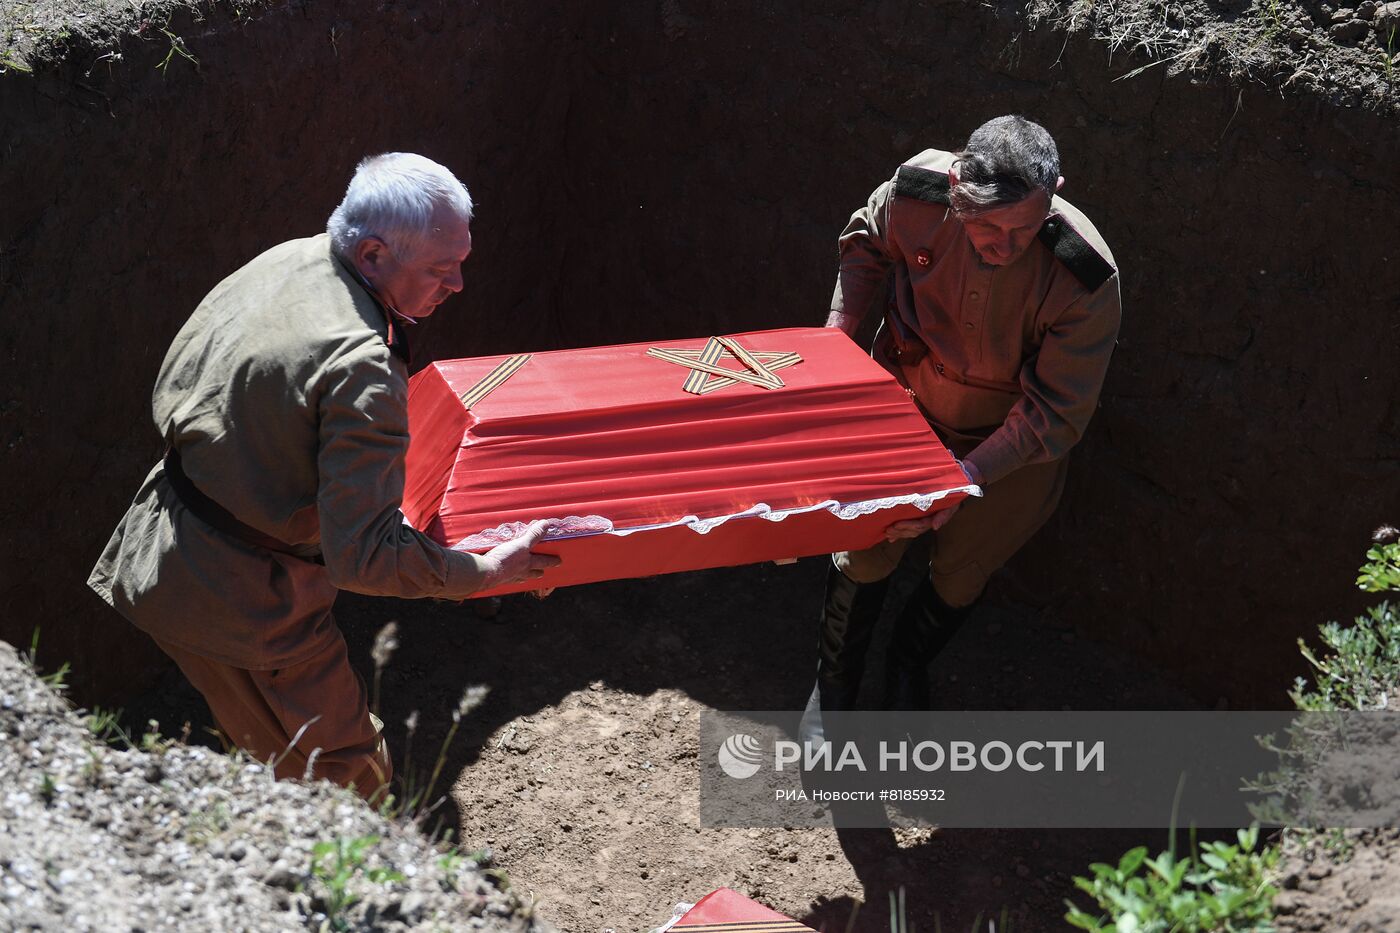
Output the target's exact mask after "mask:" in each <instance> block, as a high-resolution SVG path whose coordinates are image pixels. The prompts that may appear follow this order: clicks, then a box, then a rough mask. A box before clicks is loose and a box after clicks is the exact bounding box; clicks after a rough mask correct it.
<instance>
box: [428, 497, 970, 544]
mask: <svg viewBox="0 0 1400 933" xmlns="http://www.w3.org/2000/svg"><path fill="white" fill-rule="evenodd" d="M960 492H961V493H966V494H967V495H969V496H980V495H982V489H981V487H980V486H973V485H968V486H956V487H954V488H952V489H940V490H939V491H938V492H928V493H923V492H916V493H910V494H909V495H905V496H887V497H885V498H883V499H865V500H862V501H860V502H837V501H836V500H835V499H828V500H827V501H825V502H818V503H816V504H815V505H804V506H800V507H798V508H795V509H775V508H773V507H771V506H769V505H768V504H767V503H764V502H759V503H757V504H756V505H754V506H752V507H750V508H747V509H745V510H744V511H742V512H734V513H732V514H729V515H717V516H714V517H713V518H700V517H699V516H697V515H686V516H684V517H682V518H678V519H676V520H675V521H671V522H660V523H657V524H655V525H638V526H635V527H632V528H614V527H613V523H612V522H611V521H609V520H608V519H606V518H604V517H603V516H601V515H570V516H568V517H566V518H547V519H545V522H546V523H547V525H548V527H547V529H546V531H545V535H544V540H546V541H561V540H564V539H567V538H586V537H591V536H593V535H600V534H609V535H616V536H618V537H620V538H625V537H627V536H628V535H634V534H637V533H638V532H642V531H660V530H661V529H663V528H674V527H676V526H677V525H685V526H686V527H688V528H689V529H690V530H691V531H693V532H695V533H696V534H702V535H703V534H709V533H710V532H711V531H714V530H715V529H716V528H718V527H719V526H720V525H723V524H724V523H725V522H728V521H732V520H734V519H736V518H762V519H765V520H766V521H770V522H780V521H783V520H784V519H786V518H788V517H789V516H792V515H803V514H806V513H808V512H818V511H822V510H825V511H827V512H830V513H831V514H832V515H835V516H836V517H837V518H839V519H841V520H843V521H851V520H852V519H856V518H860V517H861V516H863V515H872V514H874V513H875V512H882V511H884V510H885V509H892V508H895V507H897V506H901V505H912V506H914V507H915V508H916V509H918V510H919V511H920V512H927V511H928V510H929V509H931V508H933V504H934V503H935V502H937V501H938V500H940V499H944V498H947V497H948V496H951V495H954V494H956V493H960ZM529 525H530V523H529V522H507V523H505V524H503V525H497V526H496V527H495V528H488V529H486V530H485V531H478V532H477V533H476V534H474V535H469V536H467V537H465V538H463V539H462V540H461V541H458V542H457V543H456V544H454V545H452V547H453V548H454V549H456V550H461V551H475V550H480V549H482V548H492V547H495V546H496V545H498V544H505V543H506V542H507V541H512V540H514V539H515V538H518V537H520V535H522V534H524V533H525V530H526V529H527V528H528V527H529Z"/></svg>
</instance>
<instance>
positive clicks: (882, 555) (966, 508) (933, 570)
mask: <svg viewBox="0 0 1400 933" xmlns="http://www.w3.org/2000/svg"><path fill="white" fill-rule="evenodd" d="M1068 465H1069V458H1068V457H1063V458H1061V459H1059V460H1055V461H1051V462H1049V463H1037V464H1032V465H1031V466H1025V467H1022V468H1021V469H1019V470H1016V471H1015V472H1013V473H1010V474H1008V475H1007V476H1005V477H1003V478H1002V479H1000V480H998V481H997V482H995V483H991V484H989V485H988V486H986V487H985V488H984V489H983V496H982V498H980V499H978V498H973V497H971V496H969V497H968V498H966V499H964V500H963V502H962V504H961V505H960V506H959V507H958V510H957V512H955V513H954V514H953V517H952V518H950V519H949V520H948V524H946V525H944V526H943V527H942V528H940V529H939V530H938V531H936V532H932V533H931V534H929V535H924V536H923V537H920V538H917V539H910V538H901V539H899V540H897V541H881V542H880V543H879V544H877V545H875V546H874V547H872V548H868V549H866V550H864V551H842V552H840V553H837V554H833V555H832V560H833V561H834V562H835V564H836V569H837V570H840V571H841V572H842V573H844V574H845V575H846V576H847V577H849V578H850V579H852V580H854V581H855V582H856V583H874V582H875V581H876V580H883V579H885V577H888V576H889V575H890V574H892V573H894V570H895V568H896V567H898V566H899V561H900V558H902V557H903V556H904V552H905V551H907V550H908V549H909V546H910V545H911V544H914V543H915V541H918V542H919V546H920V547H925V546H926V547H927V548H928V568H929V578H930V579H931V580H932V581H933V588H934V589H935V590H936V591H937V592H938V595H939V597H940V598H941V599H942V600H943V601H944V602H945V603H947V604H948V605H949V606H952V607H954V608H957V607H960V606H967V605H971V604H972V603H973V602H974V601H975V600H976V599H977V597H978V596H980V595H981V594H982V590H983V589H984V588H985V587H986V585H987V580H988V578H990V577H991V575H992V574H993V573H995V572H996V571H997V569H999V568H1000V567H1001V566H1002V565H1003V564H1005V563H1006V562H1007V561H1008V560H1009V559H1010V558H1011V555H1013V554H1015V553H1016V552H1017V551H1018V550H1020V549H1021V546H1022V545H1024V544H1025V543H1026V542H1027V541H1029V540H1030V539H1031V536H1032V535H1033V534H1035V533H1036V532H1037V531H1038V530H1040V526H1041V525H1044V524H1045V522H1046V520H1048V519H1049V518H1050V516H1051V514H1053V513H1054V511H1055V506H1056V505H1058V504H1059V502H1060V494H1061V493H1063V492H1064V489H1065V472H1066V468H1067V467H1068Z"/></svg>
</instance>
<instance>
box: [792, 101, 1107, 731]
mask: <svg viewBox="0 0 1400 933" xmlns="http://www.w3.org/2000/svg"><path fill="white" fill-rule="evenodd" d="M1063 184H1064V178H1062V177H1061V176H1060V157H1059V153H1058V151H1057V149H1056V147H1055V141H1054V140H1053V139H1051V137H1050V134H1049V133H1047V132H1046V131H1045V130H1044V128H1042V127H1040V126H1038V125H1037V124H1035V123H1032V122H1031V121H1029V120H1026V119H1024V118H1022V117H1016V116H1006V117H998V118H997V119H995V120H992V121H990V122H988V123H986V124H984V125H983V126H981V127H979V128H978V129H977V131H976V132H974V133H973V134H972V136H971V138H969V139H968V141H967V145H966V146H965V147H964V148H963V150H962V151H961V152H943V151H940V150H937V149H930V150H927V151H925V152H923V153H921V154H919V155H918V156H916V157H915V158H913V159H911V160H910V161H909V162H907V163H905V164H904V165H902V166H900V167H899V170H898V171H896V172H895V174H894V177H893V178H891V179H890V180H889V181H887V182H885V183H884V184H882V185H880V187H878V188H876V189H875V192H874V193H873V194H872V195H871V196H870V200H869V202H868V203H867V204H866V205H865V206H863V207H861V208H860V209H859V210H858V211H856V212H855V214H853V215H852V217H851V220H850V222H849V223H848V224H847V225H846V229H845V231H843V232H842V234H841V238H840V255H841V268H840V274H839V276H838V279H837V283H836V294H835V296H834V297H833V299H832V304H831V315H830V317H829V318H828V319H827V326H829V327H839V328H841V329H842V330H844V331H845V332H846V333H848V334H851V335H854V334H855V332H856V329H857V327H858V326H859V325H860V323H861V321H862V320H863V319H865V318H866V317H867V316H868V315H869V314H870V312H871V309H872V307H873V306H874V305H875V304H876V303H877V296H878V295H880V294H881V293H882V292H885V294H886V295H887V308H886V309H884V315H883V321H882V323H881V329H880V332H879V335H878V336H877V337H876V339H875V347H874V351H873V353H874V357H875V359H877V360H879V361H880V362H881V363H882V364H884V366H885V367H886V368H887V369H889V370H890V372H891V373H893V374H894V375H895V377H896V378H898V379H899V380H900V382H901V383H902V384H903V385H904V386H905V389H906V390H907V391H908V393H909V395H910V396H911V397H912V398H913V399H914V401H915V402H916V403H917V404H918V405H919V407H920V408H921V409H922V411H923V413H924V415H925V417H926V418H927V419H928V421H929V423H930V424H931V425H932V426H933V429H934V431H935V432H936V433H937V434H938V437H939V438H940V439H941V440H942V441H943V443H944V444H946V445H947V446H948V448H949V449H950V450H951V451H952V453H953V455H954V456H955V457H957V458H958V459H959V461H960V463H961V465H962V467H963V470H964V471H965V472H966V474H967V477H968V482H969V483H972V484H976V485H978V486H981V487H982V489H983V492H984V496H983V497H981V498H968V499H965V500H963V502H962V503H961V505H960V506H959V507H957V508H955V509H952V510H945V511H941V512H935V513H933V514H932V515H930V516H929V517H927V518H922V519H916V520H912V521H903V522H897V523H895V524H893V525H891V526H890V527H889V529H888V530H887V531H886V540H885V541H883V542H881V543H880V544H878V545H876V546H875V547H873V548H871V549H869V550H866V551H848V552H844V553H840V554H835V555H833V564H834V566H833V567H832V568H831V570H830V574H829V577H828V581H827V589H826V602H825V605H824V608H823V612H822V620H821V637H820V641H819V651H818V654H819V665H818V672H817V687H816V690H815V691H814V693H813V697H812V703H811V704H810V705H809V710H815V709H817V708H818V704H819V708H820V709H822V710H827V711H833V710H848V709H853V708H854V706H855V702H856V695H857V693H858V691H859V689H860V682H861V675H862V673H863V671H864V669H865V654H866V649H867V648H868V647H869V644H870V637H871V632H872V631H873V630H874V627H875V620H876V619H877V617H878V616H879V614H880V609H881V605H882V603H883V602H884V598H885V590H886V588H887V582H888V578H889V576H890V574H891V573H893V571H894V569H895V566H896V565H897V564H898V563H899V561H900V559H901V557H902V556H903V555H904V553H905V552H906V550H908V548H909V547H910V544H911V542H912V541H914V540H915V539H918V541H919V542H920V546H921V548H922V547H923V546H924V545H927V565H928V571H929V572H928V576H927V577H925V579H924V580H923V581H922V583H921V584H920V586H919V588H918V589H917V590H916V591H915V592H914V594H913V596H912V597H911V599H910V601H909V603H908V605H906V606H905V607H904V609H903V611H902V612H901V613H900V614H899V616H898V617H897V621H896V623H895V628H894V634H893V636H892V640H891V644H890V646H889V649H888V651H887V652H886V656H887V658H888V663H887V666H886V670H885V681H884V685H883V686H884V691H883V701H882V703H881V706H882V707H883V708H885V709H926V708H927V707H928V704H929V702H930V697H929V685H928V673H927V672H928V665H929V662H930V661H931V660H932V658H933V656H934V655H935V654H936V653H937V652H938V651H939V650H940V649H941V648H942V647H943V645H945V644H946V643H947V641H948V640H949V638H951V637H952V635H953V633H954V632H955V631H957V628H958V626H959V625H960V624H961V623H962V622H963V620H964V619H965V618H966V617H967V615H968V613H969V612H970V611H971V608H972V606H973V604H974V603H975V602H976V601H977V599H978V597H979V596H980V595H981V593H982V590H983V588H984V587H985V586H986V583H987V579H988V577H989V576H990V575H991V573H992V572H993V571H995V570H996V569H997V568H999V567H1000V566H1001V565H1002V564H1003V563H1005V562H1006V560H1007V559H1008V558H1010V557H1011V555H1012V554H1014V553H1015V552H1016V551H1017V550H1018V549H1019V548H1020V547H1021V546H1022V545H1023V544H1025V543H1026V541H1027V540H1029V539H1030V537H1031V535H1032V534H1034V533H1035V531H1036V530H1037V529H1039V528H1040V526H1041V525H1043V524H1044V523H1045V521H1046V519H1048V518H1049V517H1050V514H1051V513H1052V512H1053V511H1054V509H1055V506H1056V504H1057V503H1058V502H1059V499H1060V493H1061V491H1062V490H1063V488H1064V482H1065V467H1066V464H1067V460H1066V454H1068V453H1069V450H1070V448H1071V447H1073V446H1074V444H1075V443H1076V442H1077V441H1078V440H1079V438H1080V437H1081V436H1082V435H1083V433H1084V428H1085V426H1086V425H1087V424H1088V423H1089V418H1090V416H1091V415H1092V414H1093V413H1094V408H1095V405H1096V404H1097V402H1098V397H1099V389H1100V387H1101V386H1102V385H1103V379H1104V372H1105V371H1106V370H1107V368H1108V360H1109V356H1110V355H1111V354H1112V353H1113V346H1114V342H1115V339H1116V337H1117V334H1118V323H1119V318H1120V308H1119V295H1118V270H1117V267H1116V265H1115V264H1114V261H1113V256H1112V254H1110V253H1109V250H1108V247H1107V246H1106V245H1105V244H1104V241H1103V239H1102V238H1101V237H1100V236H1099V234H1098V231H1097V230H1095V229H1094V226H1093V224H1091V223H1090V222H1089V220H1088V218H1086V217H1085V216H1084V215H1083V214H1081V213H1080V212H1079V211H1078V210H1076V209H1075V208H1074V207H1073V206H1071V205H1070V204H1069V202H1067V201H1063V200H1061V199H1060V198H1059V197H1057V196H1056V194H1055V192H1056V191H1058V190H1059V189H1060V186H1061V185H1063ZM923 553H924V552H923V551H922V550H921V552H920V559H921V560H922V558H923Z"/></svg>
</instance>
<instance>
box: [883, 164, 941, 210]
mask: <svg viewBox="0 0 1400 933" xmlns="http://www.w3.org/2000/svg"><path fill="white" fill-rule="evenodd" d="M894 193H895V194H896V195H897V196H898V197H901V198H917V199H918V200H920V201H932V202H933V203H934V204H947V203H948V175H947V173H945V172H935V171H932V170H931V169H926V168H915V167H914V166H912V165H901V166H900V167H899V171H898V172H896V173H895V176H894Z"/></svg>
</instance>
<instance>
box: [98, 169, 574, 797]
mask: <svg viewBox="0 0 1400 933" xmlns="http://www.w3.org/2000/svg"><path fill="white" fill-rule="evenodd" d="M471 218H472V201H471V197H470V195H468V193H467V190H466V188H464V187H463V186H462V183H461V182H460V181H458V180H457V179H456V178H455V177H454V176H453V175H452V173H451V172H449V171H448V170H447V169H446V168H444V167H442V166H441V165H438V164H437V163H435V162H433V161H431V160H429V159H426V158H424V157H422V156H418V155H413V154H410V153H390V154H387V155H380V156H375V157H373V158H369V159H366V160H365V161H364V162H362V163H361V164H360V166H359V168H358V169H357V170H356V172H355V176H354V178H353V179H352V180H351V182H350V186H349V189H348V190H347V191H346V193H345V199H344V201H342V202H341V204H340V206H339V207H337V208H336V209H335V212H334V213H333V214H332V215H331V217H330V221H329V223H328V225H327V232H326V233H323V234H321V235H319V236H313V237H309V238H307V239H300V240H292V241H290V242H287V243H283V244H281V245H280V246H275V247H273V248H272V249H270V250H268V251H267V252H265V253H263V254H262V255H261V256H258V257H257V258H256V259H254V260H253V261H252V262H250V263H248V264H247V265H246V266H244V267H243V268H241V269H239V270H238V271H237V272H235V273H233V274H232V275H231V276H229V277H228V278H226V279H224V281H222V282H220V283H219V284H218V285H217V286H216V287H215V288H214V290H213V291H212V292H210V293H209V295H208V296H207V297H206V298H205V299H204V301H203V302H202V303H201V304H200V305H199V307H198V308H197V309H195V312H194V314H193V315H192V316H191V317H190V319H189V320H188V321H187V322H186V323H185V325H184V327H183V328H182V329H181V330H180V332H179V334H177V335H176V337H175V341H174V343H173V344H171V346H170V350H169V351H168V352H167V353H166V356H165V361H164V363H163V364H162V365H161V369H160V374H159V376H158V377H157V379H156V385H155V392H154V397H153V399H152V411H153V414H154V416H155V423H156V428H157V430H159V431H160V433H161V436H162V437H163V438H164V439H165V443H166V444H167V451H166V454H165V457H164V458H163V460H162V461H161V462H160V463H158V464H156V466H155V468H154V469H152V470H151V472H150V474H149V475H148V476H147V477H146V480H145V483H144V484H143V485H142V486H141V488H140V490H139V491H138V492H137V494H136V498H135V500H134V501H133V502H132V504H131V507H130V509H129V510H128V511H127V513H126V516H125V517H124V518H123V519H122V521H121V524H120V525H118V526H117V530H116V531H115V532H114V533H113V535H112V538H111V541H109V542H108V544H107V548H106V550H105V551H104V552H103V554H102V557H101V558H100V559H99V560H98V562H97V566H96V567H95V568H94V569H93V571H92V575H91V577H90V578H89V580H88V585H89V586H91V587H92V588H93V589H94V590H96V591H97V593H98V594H99V595H100V596H102V598H103V599H105V600H107V602H108V603H110V604H111V605H112V606H113V607H114V608H116V609H117V610H118V611H119V612H120V613H121V614H122V615H124V616H126V617H127V619H129V620H130V621H131V622H132V623H133V624H135V625H136V627H137V628H139V629H141V630H142V631H144V632H146V633H147V634H148V635H150V636H151V637H152V638H154V639H155V640H156V643H157V644H159V645H160V647H161V648H162V649H163V650H164V651H165V652H166V653H167V654H168V655H170V656H171V657H172V658H174V659H175V661H176V663H177V664H179V666H180V669H181V670H182V671H183V672H184V673H185V675H186V676H187V677H188V678H189V680H190V682H191V683H193V684H194V686H195V687H196V688H197V689H198V690H199V691H200V693H202V694H203V695H204V697H205V699H206V700H207V701H208V703H209V707H210V710H211V711H212V712H213V714H214V718H215V720H216V721H217V722H218V724H219V728H220V729H221V730H222V731H223V732H224V734H225V736H226V737H227V738H228V740H229V741H231V742H232V743H234V744H235V745H238V746H239V747H241V748H243V749H245V750H246V751H247V752H249V753H250V754H251V755H253V756H254V757H256V758H257V759H259V760H261V761H269V760H274V761H276V762H277V766H276V772H277V776H278V777H292V778H299V777H301V776H302V775H303V774H306V773H310V774H312V775H313V776H316V777H324V778H328V779H329V780H332V781H335V782H337V783H340V784H344V785H347V786H351V785H353V786H354V788H355V789H356V790H357V791H359V792H360V793H362V794H364V795H365V796H367V797H371V796H373V795H375V794H378V793H380V792H381V788H383V787H384V785H386V784H387V782H388V780H389V778H390V776H391V773H392V771H391V765H390V760H389V755H388V752H387V750H386V749H385V747H384V743H383V740H382V738H381V736H380V732H379V728H378V724H377V723H376V722H375V721H374V720H373V717H371V715H370V712H369V709H368V707H367V705H366V702H365V687H364V684H363V682H362V681H361V679H360V678H359V676H358V675H357V674H356V673H355V671H354V670H353V669H352V668H351V666H350V663H349V659H348V656H347V653H346V647H345V639H344V638H343V637H342V636H341V633H340V630H339V628H338V627H337V626H336V624H335V620H334V619H333V618H332V615H331V606H332V603H334V601H335V596H336V592H337V590H340V589H345V590H351V591H353V592H357V593H367V594H372V595H383V596H399V597H419V596H436V597H444V598H447V599H462V598H464V597H466V596H469V595H471V594H472V593H473V592H475V591H477V590H480V589H483V588H487V587H491V586H495V585H498V584H503V583H508V582H515V581H518V580H524V579H530V578H534V577H538V576H540V574H541V573H542V571H543V570H544V569H545V568H546V567H548V566H551V565H553V564H555V563H557V562H558V558H555V557H550V556H547V555H542V554H532V553H531V548H532V547H533V546H534V545H535V544H536V543H537V542H538V540H539V538H540V537H541V536H542V535H543V533H544V528H543V525H542V524H537V525H536V526H535V527H534V528H532V529H531V531H530V533H529V534H528V535H526V536H524V537H522V538H520V539H517V540H515V541H512V542H510V543H508V544H504V545H501V546H500V547H497V548H496V549H495V550H492V551H489V552H488V553H486V554H484V555H481V556H477V555H473V554H469V553H466V552H462V551H453V550H449V549H447V548H444V547H441V546H440V545H438V544H436V543H435V542H433V541H432V540H430V539H429V538H427V537H426V536H424V535H423V534H421V533H420V532H418V531H416V530H414V529H413V528H411V527H409V526H408V525H406V524H405V523H404V519H403V514H402V513H401V512H400V505H401V503H402V495H403V483H404V453H405V451H406V450H407V447H408V415H407V396H408V385H407V379H408V361H407V346H406V344H405V342H404V341H403V339H402V331H403V328H405V327H407V326H409V325H411V324H412V323H413V322H414V321H416V320H419V319H421V318H425V317H427V316H428V315H430V314H432V313H433V310H434V309H435V308H436V307H437V306H438V305H439V304H441V303H442V302H443V301H444V300H446V299H447V298H448V297H449V296H450V295H452V294H453V293H454V292H459V291H461V290H462V273H461V264H462V262H463V260H465V259H466V258H467V254H468V253H470V252H471V246H472V239H471V230H470V222H471Z"/></svg>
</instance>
